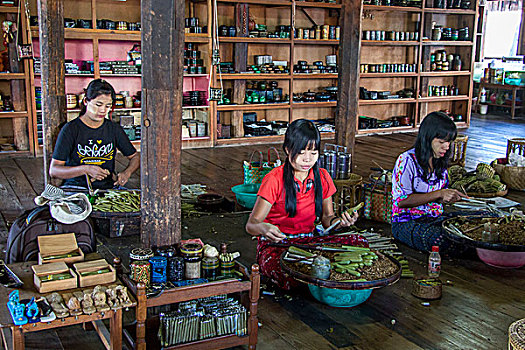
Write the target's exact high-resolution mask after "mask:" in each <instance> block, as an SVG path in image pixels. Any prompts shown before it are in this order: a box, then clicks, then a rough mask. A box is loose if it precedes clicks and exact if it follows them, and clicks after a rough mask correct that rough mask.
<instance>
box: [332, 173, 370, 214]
mask: <svg viewBox="0 0 525 350" xmlns="http://www.w3.org/2000/svg"><path fill="white" fill-rule="evenodd" d="M334 184H335V187H336V188H337V192H336V193H335V194H334V211H335V213H336V214H337V215H341V211H342V209H343V210H347V209H350V208H352V207H354V206H356V205H357V204H358V203H359V201H360V200H361V197H362V194H363V177H362V176H361V175H357V174H352V173H351V174H350V177H349V178H348V179H346V180H334Z"/></svg>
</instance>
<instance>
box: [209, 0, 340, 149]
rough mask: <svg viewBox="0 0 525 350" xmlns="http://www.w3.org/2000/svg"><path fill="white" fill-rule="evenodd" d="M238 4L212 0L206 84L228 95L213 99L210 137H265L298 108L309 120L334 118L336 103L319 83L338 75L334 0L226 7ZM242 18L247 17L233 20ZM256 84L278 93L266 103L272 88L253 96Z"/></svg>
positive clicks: (327, 82)
mask: <svg viewBox="0 0 525 350" xmlns="http://www.w3.org/2000/svg"><path fill="white" fill-rule="evenodd" d="M237 3H238V2H237V1H221V0H219V1H218V2H217V9H218V21H217V22H218V23H217V25H218V28H217V29H218V41H219V43H220V61H221V63H220V65H219V67H218V72H220V74H215V81H214V83H215V84H213V85H214V86H217V85H219V84H218V83H219V82H220V81H221V80H222V88H223V91H224V96H225V98H226V100H227V103H224V101H220V102H218V104H217V111H218V112H219V113H218V120H217V123H218V124H217V132H218V140H217V143H218V144H227V143H229V142H231V143H232V144H238V143H243V142H248V143H251V142H253V141H252V140H257V141H255V142H258V141H259V140H270V141H271V140H273V138H279V135H275V134H278V133H279V130H284V128H282V123H286V124H285V125H287V124H288V123H289V122H290V121H292V120H294V119H297V118H298V117H300V116H302V115H304V114H305V113H307V114H309V115H308V116H307V117H309V118H310V119H314V120H318V119H319V120H323V119H327V118H328V119H330V118H331V119H333V118H334V116H335V114H334V113H335V108H334V107H335V106H336V105H337V102H336V101H335V99H332V98H331V97H332V96H331V95H330V96H329V95H327V94H325V93H324V91H323V87H324V86H327V85H334V83H335V81H334V80H335V79H337V78H338V73H337V72H338V70H337V49H338V46H339V37H340V28H339V23H338V22H339V11H336V12H334V11H332V10H331V9H336V10H337V9H340V8H341V5H340V4H337V3H333V2H315V3H314V2H300V1H292V2H289V3H288V2H272V3H271V4H270V3H267V2H264V1H263V2H256V3H254V2H250V1H249V2H243V3H244V5H242V6H241V5H239V6H237V7H234V6H231V5H232V4H237ZM270 5H272V6H270ZM243 18H247V19H248V21H247V23H246V22H240V21H239V19H243ZM239 23H242V24H241V25H239ZM291 23H294V27H292V26H291ZM242 45H245V46H242ZM313 47H315V50H313V49H312V48H313ZM312 82H314V83H313V84H312ZM259 84H262V85H265V84H268V85H270V84H274V85H276V86H278V88H277V89H280V90H282V95H280V94H279V93H278V94H277V96H280V97H279V98H278V99H277V101H272V100H271V98H272V94H273V93H274V92H275V91H279V90H276V88H272V89H270V90H273V91H268V89H266V90H265V92H263V93H262V94H260V93H261V92H262V90H260V89H257V88H254V85H259ZM263 90H264V89H263ZM308 90H311V91H312V92H309V91H308ZM292 91H293V93H291V92H292ZM268 93H269V96H270V100H269V101H268V100H267V99H266V98H267V96H268V95H267V94H268ZM303 94H304V95H307V97H306V100H303ZM290 96H293V100H292V101H290V99H291V98H290ZM261 97H262V103H261ZM254 116H255V118H254ZM266 123H268V124H266ZM276 125H277V126H276ZM258 126H259V127H261V129H257V127H258ZM270 129H272V130H270ZM332 131H333V130H332ZM332 136H333V133H332ZM325 137H326V134H325ZM246 140H248V141H246Z"/></svg>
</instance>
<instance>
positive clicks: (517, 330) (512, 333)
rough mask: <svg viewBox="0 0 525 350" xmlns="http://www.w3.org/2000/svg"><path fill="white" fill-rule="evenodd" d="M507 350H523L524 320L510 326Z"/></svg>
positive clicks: (524, 339)
mask: <svg viewBox="0 0 525 350" xmlns="http://www.w3.org/2000/svg"><path fill="white" fill-rule="evenodd" d="M509 350H525V318H524V319H521V320H519V321H516V322H514V323H513V324H511V325H510V327H509Z"/></svg>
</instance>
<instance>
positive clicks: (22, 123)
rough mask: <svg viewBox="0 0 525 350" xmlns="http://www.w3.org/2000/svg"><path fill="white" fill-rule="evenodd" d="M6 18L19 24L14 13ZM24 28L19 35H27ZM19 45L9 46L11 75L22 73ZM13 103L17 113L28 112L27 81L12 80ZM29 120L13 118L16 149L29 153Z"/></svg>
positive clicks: (20, 29)
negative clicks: (19, 61) (18, 53)
mask: <svg viewBox="0 0 525 350" xmlns="http://www.w3.org/2000/svg"><path fill="white" fill-rule="evenodd" d="M6 18H7V20H8V21H11V22H13V23H17V21H18V19H17V15H16V14H13V13H8V14H7V15H6ZM21 27H22V26H19V28H16V30H17V31H18V35H25V34H24V33H23V30H22V28H21ZM14 36H15V38H16V37H17V34H16V33H14ZM19 40H20V42H21V41H22V38H20V39H19ZM16 45H17V43H16V42H15V41H13V42H12V43H10V44H9V47H8V49H9V55H8V56H9V70H10V72H11V73H20V66H19V63H18V55H17V52H16V51H17V48H16ZM11 102H12V103H13V109H14V110H15V111H17V112H18V111H23V110H26V109H27V108H26V106H27V104H26V95H25V80H18V79H16V80H11ZM28 119H29V113H28V114H27V117H26V118H13V119H12V120H13V136H14V143H15V146H16V149H17V150H18V151H27V150H29V133H28V130H27V121H28Z"/></svg>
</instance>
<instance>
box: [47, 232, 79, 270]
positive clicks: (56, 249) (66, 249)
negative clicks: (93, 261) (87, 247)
mask: <svg viewBox="0 0 525 350" xmlns="http://www.w3.org/2000/svg"><path fill="white" fill-rule="evenodd" d="M38 250H39V252H38V263H39V264H47V263H54V262H60V261H63V262H65V263H66V264H70V263H74V262H77V261H84V252H82V249H80V248H79V247H78V245H77V238H76V237H75V234H74V233H62V234H59V235H47V236H38ZM70 252H78V253H79V254H80V255H78V256H73V257H70V258H60V259H49V260H44V258H45V257H47V256H55V255H62V254H67V253H70Z"/></svg>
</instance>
